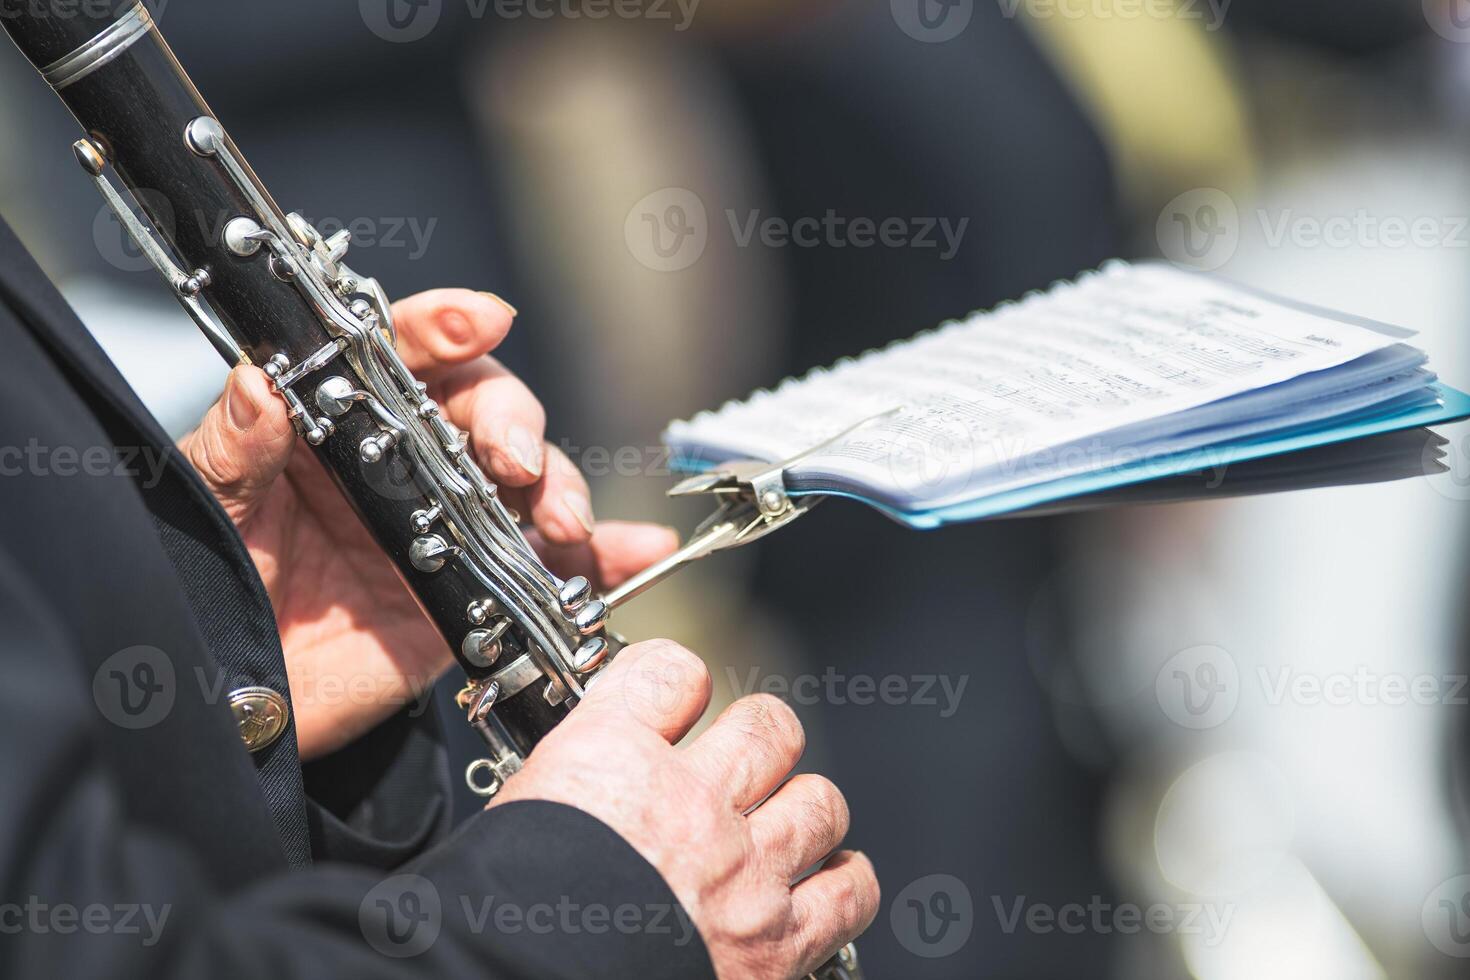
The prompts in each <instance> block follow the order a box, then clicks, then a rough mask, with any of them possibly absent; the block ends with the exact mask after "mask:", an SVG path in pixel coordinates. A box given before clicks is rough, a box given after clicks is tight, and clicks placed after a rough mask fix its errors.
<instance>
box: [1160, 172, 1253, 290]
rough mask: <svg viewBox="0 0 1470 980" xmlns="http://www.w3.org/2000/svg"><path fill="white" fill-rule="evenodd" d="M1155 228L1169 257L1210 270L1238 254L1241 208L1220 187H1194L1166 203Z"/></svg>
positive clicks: (1161, 250) (1177, 263)
mask: <svg viewBox="0 0 1470 980" xmlns="http://www.w3.org/2000/svg"><path fill="white" fill-rule="evenodd" d="M1154 231H1155V235H1156V237H1157V238H1158V242H1159V250H1160V252H1162V253H1163V255H1164V257H1165V258H1166V259H1168V260H1169V261H1170V262H1173V263H1174V264H1175V265H1177V266H1181V267H1183V268H1186V269H1199V270H1202V271H1206V272H1208V271H1211V270H1214V269H1218V268H1220V267H1221V266H1222V265H1224V264H1225V263H1227V262H1229V261H1230V260H1231V259H1232V258H1234V257H1235V250H1236V249H1237V248H1238V247H1240V209H1239V208H1237V207H1236V206H1235V200H1234V199H1233V198H1232V197H1231V196H1230V195H1229V194H1226V193H1225V192H1224V191H1222V190H1220V189H1218V188H1215V187H1199V188H1195V189H1194V190H1192V191H1185V192H1184V193H1183V194H1180V195H1179V196H1178V197H1176V198H1174V200H1172V201H1170V202H1169V203H1168V204H1166V205H1164V209H1163V211H1161V212H1159V220H1158V223H1157V224H1156V225H1155V229H1154Z"/></svg>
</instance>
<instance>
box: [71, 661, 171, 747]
mask: <svg viewBox="0 0 1470 980" xmlns="http://www.w3.org/2000/svg"><path fill="white" fill-rule="evenodd" d="M177 694H178V684H177V681H176V679H175V677H174V665H173V661H172V660H170V659H169V656H168V654H166V653H164V652H163V651H162V650H160V649H158V647H150V646H136V647H128V648H127V649H125V650H119V651H118V652H117V653H114V654H113V655H112V656H110V657H108V658H107V659H106V660H104V661H102V663H101V665H100V666H99V667H98V668H97V671H96V673H94V674H93V675H92V700H93V701H95V702H96V703H97V710H98V711H101V712H102V717H104V718H106V719H107V720H108V721H110V722H112V723H113V724H114V725H116V726H118V727H119V728H126V729H129V730H131V731H136V730H138V729H143V728H152V727H153V726H154V725H156V724H158V723H159V722H161V721H163V719H164V718H166V717H168V713H169V712H170V711H172V710H173V706H174V698H175V696H176V695H177Z"/></svg>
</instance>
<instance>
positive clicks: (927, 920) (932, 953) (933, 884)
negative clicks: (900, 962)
mask: <svg viewBox="0 0 1470 980" xmlns="http://www.w3.org/2000/svg"><path fill="white" fill-rule="evenodd" d="M888 922H889V925H891V926H892V927H893V935H894V936H895V937H896V938H897V939H898V942H899V944H900V945H901V946H903V948H904V949H906V950H908V951H909V952H910V953H913V954H914V955H915V956H921V957H923V958H924V959H931V960H932V959H939V958H941V957H945V956H953V955H954V954H955V953H958V952H959V951H960V950H961V949H963V948H964V946H965V944H966V943H967V942H969V941H970V933H971V932H972V931H974V928H975V901H974V899H973V898H972V897H971V895H970V889H969V887H968V886H966V885H965V883H964V882H963V881H961V880H960V879H958V878H956V877H955V876H954V875H946V874H935V875H925V876H924V877H923V878H920V879H919V880H917V881H914V882H910V883H909V885H908V886H907V887H906V888H904V890H903V891H901V892H899V893H898V895H897V897H895V898H894V900H893V904H892V905H890V906H889V908H888Z"/></svg>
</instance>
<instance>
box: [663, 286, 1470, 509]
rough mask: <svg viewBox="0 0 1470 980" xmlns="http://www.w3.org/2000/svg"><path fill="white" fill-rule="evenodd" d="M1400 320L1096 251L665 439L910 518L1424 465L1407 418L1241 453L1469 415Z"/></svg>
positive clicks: (1424, 445) (1426, 455)
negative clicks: (1006, 294) (1006, 297)
mask: <svg viewBox="0 0 1470 980" xmlns="http://www.w3.org/2000/svg"><path fill="white" fill-rule="evenodd" d="M1410 336H1412V334H1411V333H1410V332H1409V331H1406V330H1402V329H1399V328H1395V327H1389V326H1386V325H1383V324H1377V323H1372V322H1370V321H1366V320H1362V319H1359V318H1356V317H1351V316H1348V315H1345V314H1341V313H1334V312H1331V311H1328V310H1322V309H1316V308H1312V307H1307V306H1304V305H1301V304H1296V303H1291V302H1289V301H1285V300H1281V299H1275V298H1272V297H1269V296H1265V295H1263V294H1260V293H1257V292H1254V291H1251V290H1248V289H1245V288H1243V287H1240V286H1237V285H1233V284H1230V283H1228V282H1225V281H1223V280H1220V279H1216V278H1213V277H1209V276H1203V275H1199V274H1195V273H1189V272H1183V271H1180V270H1177V269H1174V268H1172V267H1169V266H1165V265H1161V264H1144V265H1127V264H1124V263H1113V264H1111V265H1109V266H1108V267H1106V268H1104V269H1103V270H1102V271H1099V272H1095V273H1088V274H1085V275H1084V276H1082V277H1081V278H1080V279H1078V280H1077V281H1076V282H1075V283H1060V284H1058V285H1056V286H1054V287H1053V288H1052V289H1051V290H1049V291H1048V292H1046V293H1036V294H1032V295H1030V296H1028V297H1026V298H1025V299H1023V300H1022V301H1020V302H1018V303H1009V304H1005V305H1003V306H1001V307H999V308H997V309H996V310H994V311H991V312H986V313H977V314H974V315H971V316H970V317H967V318H966V319H964V320H959V321H955V322H951V323H947V324H945V325H943V326H941V327H939V328H938V329H936V330H932V331H928V332H925V333H922V334H919V335H918V336H916V337H913V338H912V339H910V340H907V341H902V342H898V343H894V344H891V345H889V346H888V347H886V348H884V349H882V350H878V351H869V352H867V353H866V354H863V355H862V356H860V357H857V358H853V359H844V360H842V361H839V362H838V363H837V364H835V365H833V366H832V367H830V368H826V369H820V368H819V369H816V370H814V371H812V372H811V373H809V374H808V375H806V376H805V377H804V378H801V379H799V380H796V379H788V380H787V381H785V382H783V383H782V384H781V385H780V386H778V387H777V388H776V389H775V390H774V391H764V390H763V391H758V392H756V393H755V394H753V395H752V396H750V397H749V398H747V399H746V400H744V401H741V402H731V403H728V404H726V405H725V406H724V407H722V408H720V409H719V410H718V411H714V412H704V413H701V414H700V415H697V416H696V417H694V418H693V419H692V420H689V421H684V422H675V423H673V424H672V425H670V426H669V428H668V430H667V431H666V432H665V434H664V439H665V442H666V443H667V444H668V445H669V446H670V447H671V448H672V449H673V450H674V455H675V459H676V461H677V462H678V463H679V464H680V465H681V467H682V468H685V469H700V468H707V467H709V466H712V465H715V464H718V463H720V462H723V461H726V460H729V459H734V458H751V459H760V460H765V461H768V462H773V463H774V462H780V461H784V460H793V462H792V463H791V465H790V466H788V468H787V470H786V474H787V480H786V482H787V486H788V488H790V489H791V490H792V491H793V492H795V493H803V492H805V493H823V494H838V495H843V496H850V497H854V498H857V499H860V500H864V501H866V502H868V503H871V504H873V505H874V506H877V507H880V508H881V509H883V510H884V511H886V512H888V513H889V514H891V515H893V516H895V517H897V518H899V519H901V520H903V521H905V522H907V523H910V524H913V525H914V526H918V527H932V526H936V525H938V524H942V523H946V522H949V521H956V520H973V519H978V518H982V517H989V516H994V515H999V514H1005V513H1011V512H1017V511H1022V510H1033V509H1052V510H1054V509H1059V508H1065V507H1068V506H1078V505H1083V504H1096V503H1101V502H1113V501H1116V500H1126V499H1133V500H1164V499H1182V498H1189V497H1198V496H1204V495H1210V494H1212V493H1215V492H1220V493H1240V492H1259V491H1260V490H1262V489H1273V490H1274V489H1290V488H1292V487H1294V486H1322V485H1330V484H1332V483H1343V482H1361V481H1363V480H1371V479H1393V478H1397V477H1402V476H1407V475H1411V474H1415V473H1425V472H1430V471H1434V470H1436V469H1442V466H1441V465H1440V464H1439V461H1438V460H1439V452H1438V448H1439V445H1440V443H1439V442H1437V441H1433V440H1432V437H1430V436H1429V434H1428V433H1423V432H1420V433H1417V434H1413V435H1410V436H1406V437H1400V438H1398V439H1394V440H1386V441H1378V442H1377V443H1375V444H1374V445H1373V446H1363V447H1362V451H1361V452H1360V453H1354V452H1352V451H1338V452H1333V453H1317V454H1311V455H1306V456H1301V457H1293V458H1291V459H1284V458H1283V459H1277V460H1275V461H1274V462H1272V463H1265V462H1257V463H1255V464H1253V465H1252V466H1250V467H1248V468H1247V467H1244V466H1243V464H1244V462H1245V461H1247V460H1257V461H1264V460H1266V459H1268V458H1271V457H1280V456H1281V454H1287V453H1299V452H1300V451H1301V450H1305V449H1309V448H1311V447H1317V446H1325V445H1330V444H1337V443H1343V442H1346V441H1349V440H1360V439H1364V438H1366V437H1370V436H1374V435H1377V434H1380V433H1387V432H1396V431H1401V430H1406V429H1408V430H1413V429H1417V428H1419V427H1422V426H1425V425H1429V424H1433V423H1438V422H1446V421H1450V420H1453V419H1457V418H1463V417H1465V416H1467V415H1470V397H1467V396H1466V395H1464V394H1463V393H1461V392H1458V391H1455V390H1453V389H1450V388H1447V387H1445V386H1443V385H1441V384H1439V383H1437V381H1436V378H1435V375H1434V373H1433V372H1432V371H1431V370H1430V369H1429V367H1428V364H1427V357H1426V355H1425V354H1424V353H1423V352H1422V351H1420V350H1418V349H1417V348H1415V347H1412V346H1410V345H1409V344H1407V343H1405V342H1404V341H1405V339H1406V338H1408V337H1410ZM865 420H866V421H865ZM854 426H857V427H856V428H855V429H853V427H854ZM849 429H852V430H853V431H851V432H849V433H848V434H847V435H846V436H843V437H841V438H837V439H835V440H834V437H836V436H838V435H839V434H841V433H843V432H844V431H846V430H849ZM814 447H817V448H816V449H815V451H812V450H813V448H814ZM803 454H804V455H803ZM798 457H799V458H798ZM1192 474H1193V475H1192ZM1149 483H1152V484H1154V487H1153V489H1152V490H1151V491H1148V490H1141V489H1139V485H1141V484H1149ZM1125 487H1132V488H1134V489H1133V490H1132V491H1129V492H1127V493H1124V492H1121V491H1120V488H1125Z"/></svg>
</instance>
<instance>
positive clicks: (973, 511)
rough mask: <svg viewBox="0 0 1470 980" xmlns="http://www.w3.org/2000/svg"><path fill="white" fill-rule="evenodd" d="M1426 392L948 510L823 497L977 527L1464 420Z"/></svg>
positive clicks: (1463, 399) (1462, 411) (1464, 411)
mask: <svg viewBox="0 0 1470 980" xmlns="http://www.w3.org/2000/svg"><path fill="white" fill-rule="evenodd" d="M1432 387H1433V389H1434V391H1435V392H1436V393H1437V394H1438V395H1439V397H1440V398H1441V399H1442V401H1443V404H1441V405H1438V406H1430V407H1427V408H1418V409H1413V410H1411V411H1407V412H1402V413H1399V414H1395V415H1386V416H1379V417H1368V418H1357V419H1352V420H1350V421H1345V422H1342V423H1339V424H1336V425H1330V426H1327V427H1325V428H1324V427H1319V428H1315V429H1311V428H1308V429H1306V430H1304V431H1297V432H1283V433H1279V434H1276V435H1272V436H1265V437H1262V438H1259V439H1247V440H1243V441H1241V442H1236V443H1227V444H1225V445H1221V446H1209V447H1206V448H1203V449H1197V450H1193V451H1190V452H1184V453H1177V454H1174V455H1171V456H1166V457H1161V458H1159V459H1152V460H1148V461H1146V462H1141V463H1135V464H1131V465H1128V466H1119V467H1115V468H1113V469H1108V470H1101V471H1098V472H1095V473H1082V474H1078V475H1077V476H1072V477H1067V478H1064V479H1061V480H1056V481H1054V482H1051V483H1046V484H1042V485H1040V486H1034V487H1024V488H1022V489H1019V490H1013V491H1010V492H1008V493H1002V494H998V495H996V496H993V497H986V498H984V499H980V500H973V501H970V502H967V503H963V504H957V505H954V506H951V507H941V508H939V509H937V510H929V511H920V512H915V513H905V512H903V511H900V510H895V509H894V508H892V507H888V506H886V505H884V504H881V503H878V502H876V501H873V500H868V499H865V498H863V497H861V496H859V495H857V494H852V493H847V492H844V491H836V492H829V494H828V495H829V496H837V497H847V498H849V499H852V500H859V501H861V502H863V503H866V504H868V505H869V506H871V507H874V508H876V509H877V510H880V511H882V512H883V513H885V514H887V515H888V516H889V517H892V518H893V519H894V520H896V521H899V522H901V523H903V524H907V525H908V526H909V527H913V528H918V529H920V530H930V529H932V528H937V527H943V526H944V525H945V524H957V523H963V522H966V521H978V520H983V519H985V518H987V517H999V516H1002V515H1006V514H1013V513H1019V512H1024V511H1028V510H1032V509H1034V508H1038V507H1040V506H1042V505H1045V504H1053V503H1057V502H1059V501H1065V500H1076V499H1079V498H1084V497H1086V496H1088V495H1089V494H1096V493H1098V492H1100V491H1104V490H1111V489H1114V488H1117V487H1125V486H1132V485H1136V484H1139V483H1144V482H1148V481H1153V480H1160V479H1164V478H1166V477H1169V476H1176V475H1183V474H1187V473H1193V472H1197V471H1199V470H1203V469H1207V468H1215V467H1220V466H1229V465H1230V464H1233V463H1243V462H1246V461H1247V460H1254V459H1264V458H1267V457H1271V456H1280V455H1282V454H1285V453H1294V452H1298V451H1300V450H1304V449H1311V448H1313V447H1317V446H1327V445H1333V444H1339V443H1346V442H1350V441H1352V440H1356V439H1364V438H1367V437H1369V436H1374V435H1379V434H1381V433H1387V432H1401V431H1405V430H1413V429H1421V428H1423V427H1425V426H1430V425H1442V424H1445V423H1448V422H1458V421H1461V420H1463V419H1467V418H1470V395H1467V394H1466V393H1465V392H1463V391H1459V390H1457V389H1455V388H1451V387H1449V386H1447V385H1443V384H1435V385H1433V386H1432ZM817 492H820V491H815V490H806V491H803V490H796V491H793V494H794V495H797V496H799V495H801V494H802V493H817Z"/></svg>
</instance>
